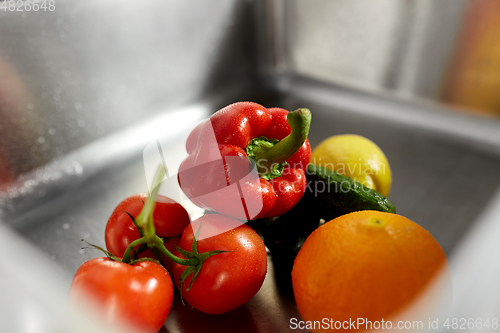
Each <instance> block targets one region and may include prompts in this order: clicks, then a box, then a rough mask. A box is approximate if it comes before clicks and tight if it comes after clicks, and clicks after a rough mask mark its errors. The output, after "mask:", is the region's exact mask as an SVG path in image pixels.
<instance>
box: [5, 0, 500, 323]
mask: <svg viewBox="0 0 500 333" xmlns="http://www.w3.org/2000/svg"><path fill="white" fill-rule="evenodd" d="M20 3H21V4H22V5H23V6H21V7H19V8H20V9H21V10H17V9H16V11H14V10H11V9H10V8H11V7H9V2H8V1H0V32H1V33H0V227H3V226H8V230H7V229H6V230H7V231H5V232H4V231H3V229H2V228H0V236H2V235H3V236H4V237H5V238H9V239H15V242H14V243H12V244H11V243H9V245H6V244H2V243H1V242H0V249H1V250H0V251H3V252H4V253H8V252H9V251H11V249H12V247H16V248H19V249H20V250H19V251H20V252H19V253H18V257H19V258H25V260H24V261H23V260H19V261H9V260H5V259H2V260H0V272H2V274H0V282H2V281H3V282H5V281H9V283H14V284H15V283H17V284H18V287H19V289H23V288H25V287H26V285H30V284H33V285H36V283H39V282H36V281H35V280H23V279H18V277H19V276H20V275H22V274H25V273H26V272H29V271H30V270H31V269H32V268H31V267H30V266H31V265H30V262H32V261H34V260H35V259H34V258H37V259H36V260H40V261H41V262H44V261H43V260H46V261H47V262H48V263H50V265H52V266H50V267H55V268H54V269H52V268H51V269H50V271H48V270H46V271H45V272H44V274H38V275H39V276H43V277H44V278H43V279H42V280H44V281H51V280H53V279H54V276H55V275H54V274H57V276H58V278H61V276H62V279H63V282H61V283H58V285H54V283H52V284H46V285H45V288H46V290H45V291H43V292H42V294H37V295H38V296H37V298H36V302H38V304H42V305H40V306H39V307H38V308H37V310H36V311H34V312H33V311H31V312H29V313H32V315H33V316H32V317H30V318H31V319H32V320H33V321H34V322H36V320H38V319H37V318H49V317H50V316H49V315H47V316H45V317H44V316H41V315H40V313H43V311H49V312H50V311H52V310H51V309H55V310H53V311H52V312H50V313H51V314H52V315H53V314H54V313H57V311H58V310H57V306H58V305H57V304H56V305H54V308H51V307H46V306H44V304H46V300H47V298H48V297H52V298H54V297H56V296H48V295H56V294H57V295H58V297H59V300H60V301H61V304H62V303H64V299H65V295H66V294H65V293H66V291H67V288H68V286H69V282H70V281H71V277H72V274H73V273H74V271H75V270H76V268H77V267H78V266H79V265H80V264H81V263H82V262H83V261H84V260H86V259H88V258H90V257H93V256H96V255H94V254H91V253H88V254H87V253H83V252H81V251H80V248H81V244H80V243H79V241H80V239H81V238H85V239H87V240H89V241H90V242H94V243H97V244H102V237H103V236H102V235H103V229H104V221H106V219H107V218H108V217H109V214H110V213H111V211H112V210H113V208H114V206H115V205H116V204H117V203H118V202H119V201H120V200H121V199H123V198H124V197H126V196H127V195H131V194H134V193H136V192H139V191H141V190H146V189H147V187H146V184H145V179H144V173H143V165H142V150H143V149H144V147H145V146H146V145H147V144H148V143H149V141H150V140H152V139H154V138H155V136H156V137H166V138H167V139H168V140H171V142H172V147H176V148H175V149H173V151H183V142H181V141H182V140H181V139H180V138H183V135H186V134H187V133H189V126H191V124H192V123H193V122H195V121H197V120H200V119H202V118H204V117H207V116H208V115H210V114H211V113H213V112H215V111H216V110H218V109H219V108H221V107H223V106H225V105H227V104H230V103H232V102H235V101H238V100H252V101H256V102H258V103H261V104H263V105H265V106H269V107H270V106H282V107H285V108H288V109H294V108H297V107H303V106H307V107H309V108H311V110H312V111H313V115H314V119H315V121H313V125H312V126H313V127H312V129H311V135H310V140H311V144H312V145H313V146H314V145H317V144H318V143H319V142H320V141H321V140H323V139H324V138H326V137H328V136H330V135H333V134H341V133H356V134H360V135H365V136H367V137H369V138H371V139H372V140H373V141H375V142H376V143H377V144H378V145H379V146H380V147H381V148H382V149H383V150H384V152H385V153H386V155H387V157H388V159H389V161H390V163H391V168H392V169H393V173H394V187H393V191H392V194H391V197H390V198H391V200H392V201H393V202H394V203H395V205H396V207H397V209H398V212H399V213H401V214H402V215H405V216H407V217H409V218H411V219H412V220H414V221H416V222H418V223H421V224H422V225H423V226H424V227H425V228H426V229H428V230H429V231H430V232H431V233H432V234H433V236H434V237H436V239H437V240H438V241H439V243H440V244H441V246H442V247H443V249H444V250H445V252H446V253H447V254H448V255H452V254H453V253H465V252H464V251H465V250H464V248H463V247H462V248H461V250H457V249H458V248H459V244H461V243H460V242H461V241H462V240H463V239H464V238H466V237H467V236H468V235H469V234H470V231H471V230H475V229H474V228H479V229H481V228H480V226H481V225H483V224H482V222H481V221H482V219H483V218H482V216H483V215H484V214H485V211H486V207H488V204H489V205H490V207H491V206H493V207H495V206H498V200H500V199H497V201H494V199H492V198H494V196H495V193H496V191H497V189H498V188H499V185H500V174H499V172H498V170H500V93H499V92H500V1H497V0H378V1H372V0H218V1H210V2H208V1H203V0H191V1H182V0H168V1H165V0H151V1H133V0H120V1H118V0H87V1H84V2H82V1H70V0H66V1H63V0H56V1H53V3H54V7H51V9H49V8H47V9H46V10H38V11H34V10H33V7H28V6H27V5H26V3H27V1H23V2H20ZM177 148H178V149H177ZM176 149H177V150H176ZM466 176H469V177H471V178H466ZM498 198H500V196H499V197H498ZM492 202H493V203H492ZM488 214H489V213H488ZM492 216H493V215H491V214H490V215H487V220H488V221H490V222H489V223H490V225H491V224H494V223H493V222H491V221H498V220H500V217H498V214H497V215H495V217H492ZM477 221H479V222H477ZM485 225H486V224H485ZM497 229H498V228H497ZM12 231H14V232H15V233H16V234H19V235H21V237H19V238H12V237H14V236H11V234H10V233H12ZM475 234H477V235H484V233H481V232H476V233H475ZM485 234H491V233H488V232H486V233H485ZM491 236H492V237H493V236H494V235H492V234H491ZM471 237H472V236H471ZM481 237H483V236H481ZM499 237H500V235H499ZM478 239H479V238H477V237H476V241H475V242H470V244H474V245H473V246H472V245H470V248H471V249H472V248H474V249H477V246H478V244H481V243H482V241H481V240H482V238H480V239H479V240H478ZM16 244H17V245H16ZM464 244H465V243H464ZM489 244H490V247H489V248H488V249H484V251H485V252H484V253H490V254H491V253H494V251H493V250H492V249H493V248H494V247H495V244H496V243H495V242H494V241H493V240H492V242H490V243H489ZM464 246H465V245H464ZM24 247H29V248H30V250H29V251H28V250H27V251H24V250H22V248H24ZM478 251H481V250H480V249H478ZM466 252H467V251H466ZM484 253H482V254H481V253H478V254H477V256H479V257H481V256H482V255H484ZM476 258H477V257H473V258H468V259H467V260H469V261H464V262H461V263H460V264H459V265H458V266H457V267H459V269H463V270H465V269H466V268H467V267H470V266H468V264H469V263H470V262H476ZM20 262H21V263H20ZM23 263H24V266H22V265H23ZM497 264H498V263H497ZM48 265H49V264H48ZM478 265H479V264H478ZM39 266H41V268H40V269H41V270H43V267H45V266H44V265H39ZM486 266H487V267H490V268H492V267H500V265H497V266H495V265H494V264H493V265H491V262H490V263H489V264H488V265H486ZM47 267H48V266H47ZM478 267H483V266H480V265H479V266H478ZM12 268H16V269H15V270H12ZM478 269H483V268H478ZM9 271H10V272H11V275H10V276H9V275H4V273H5V274H7V273H6V272H9ZM12 272H13V273H12ZM16 274H17V275H16ZM30 274H33V273H30ZM491 274H492V275H491V276H498V277H500V273H499V272H498V270H495V269H493V271H492V273H491ZM495 274H496V275H495ZM35 275H36V274H35ZM2 278H3V279H4V280H2ZM469 278H470V280H464V279H462V280H461V282H460V283H459V285H463V286H468V285H470V283H469V282H470V281H474V279H477V277H476V276H470V277H469ZM5 279H6V280H5ZM58 281H59V280H58ZM269 283H271V282H269ZM476 283H477V281H476ZM0 285H1V283H0ZM49 285H50V286H51V287H48V286H49ZM51 288H52V289H51ZM269 288H271V287H268V288H267V289H266V290H267V291H269V290H274V289H272V288H271V289H269ZM25 290H27V291H26V293H25V295H24V296H25V298H23V297H19V299H20V300H21V301H20V302H21V303H22V300H24V299H26V302H27V303H26V304H28V303H29V302H30V300H31V301H33V300H32V298H33V296H32V295H33V294H36V293H40V292H41V291H40V288H35V287H32V288H27V289H25ZM49 291H50V292H49ZM3 292H5V291H3V290H2V293H3ZM474 293H475V294H476V295H483V296H484V297H486V298H487V297H488V292H484V290H483V293H481V292H478V291H474ZM469 296H470V295H469ZM12 297H14V296H12ZM460 297H461V298H460V299H461V300H464V301H463V302H462V304H466V305H467V304H469V303H468V302H467V299H468V294H467V293H464V294H463V295H462V296H460ZM9 299H10V298H9ZM52 301H53V300H52ZM490 301H491V302H490ZM490 301H484V299H480V300H478V301H477V302H483V303H484V304H497V303H498V302H497V301H494V300H491V296H490ZM256 302H257V303H254V305H255V304H258V305H259V306H260V308H261V309H263V310H262V313H258V314H259V315H261V316H262V315H263V313H264V312H265V310H266V307H265V304H268V303H266V301H256ZM292 302H293V300H292ZM495 302H497V303H495ZM55 303H57V302H55ZM23 304H25V303H23ZM263 304H264V305H263ZM283 304H285V305H283V309H285V310H283V311H288V312H286V313H283V312H281V313H279V315H275V316H274V317H275V318H278V317H279V318H281V319H283V318H284V320H285V321H286V320H287V318H289V317H290V316H292V315H297V313H296V309H295V308H294V306H293V305H291V306H290V305H286V304H289V303H286V302H285V303H283ZM290 304H293V303H290ZM474 304H476V303H470V306H471V307H473V305H474ZM497 305H498V304H497ZM19 306H20V308H23V306H24V305H22V304H21V305H19ZM250 306H251V305H250ZM267 306H270V307H271V308H270V309H271V310H269V312H268V313H274V312H273V311H275V310H272V309H273V307H274V308H275V307H276V305H275V304H274V303H272V305H269V304H268V305H267ZM254 308H255V307H254ZM476 308H477V307H476ZM493 308H494V307H490V310H489V311H491V309H493ZM498 308H499V307H497V309H498ZM0 309H2V312H3V313H7V316H9V315H8V314H9V312H7V310H10V311H11V312H10V313H11V315H10V319H11V320H12V322H14V321H15V318H16V316H15V315H14V314H12V311H13V310H12V309H17V308H16V307H10V306H9V305H6V304H3V307H2V304H0ZM294 311H295V312H294ZM461 311H462V312H461V313H468V312H467V309H465V310H464V309H462V310H461ZM19 313H21V312H19ZM23 313H24V312H23ZM254 314H255V313H254ZM20 316H21V315H20ZM259 320H260V321H259V324H258V325H260V326H259V327H260V328H261V329H260V330H261V331H265V329H262V327H264V328H265V327H267V328H269V327H272V321H273V318H270V319H269V323H268V326H265V325H266V324H265V323H266V321H263V320H261V319H259ZM20 322H21V321H20ZM262 323H264V324H262ZM184 324H188V323H184ZM169 325H170V326H169ZM176 325H177V324H176V321H175V316H174V319H171V322H170V324H167V327H170V328H171V330H173V331H175V328H176V327H177V326H176ZM235 325H236V324H235ZM256 325H257V324H256ZM262 325H264V326H262ZM280 325H281V324H280ZM261 326H262V327H261ZM12 327H15V326H12ZM30 327H38V330H31V331H33V332H34V331H44V330H43V327H49V326H43V325H39V326H37V325H31V326H30ZM249 327H253V326H249ZM280 327H281V326H278V327H276V326H274V328H273V332H279V331H280ZM15 328H17V327H15ZM226 328H227V329H228V331H230V329H231V326H230V325H229V326H226ZM281 328H283V327H281ZM284 328H286V327H284ZM204 329H206V327H204ZM11 331H30V330H23V329H12V330H11ZM31 331H30V332H31ZM46 331H47V332H53V330H52V331H51V330H50V329H49V328H47V330H46ZM62 331H67V330H66V329H63V330H62Z"/></svg>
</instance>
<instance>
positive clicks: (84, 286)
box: [69, 258, 173, 333]
mask: <svg viewBox="0 0 500 333" xmlns="http://www.w3.org/2000/svg"><path fill="white" fill-rule="evenodd" d="M69 297H70V301H71V302H78V301H79V300H80V299H81V297H87V298H88V299H89V300H90V301H93V302H94V303H95V306H97V307H98V308H99V313H100V314H102V316H103V319H104V320H105V321H106V322H108V323H109V324H122V325H131V326H133V327H134V329H137V330H139V331H140V332H151V333H153V332H158V331H159V330H160V328H161V327H162V326H163V323H164V322H165V320H166V319H167V316H168V314H169V312H170V308H171V306H172V299H173V284H172V279H171V278H170V275H169V274H168V272H167V271H166V270H165V268H163V267H162V266H161V265H159V264H157V263H155V262H152V261H143V262H139V263H135V264H133V265H129V264H125V263H122V262H117V261H113V260H110V259H108V258H94V259H90V260H88V261H86V262H85V263H83V265H81V266H80V268H78V270H77V271H76V273H75V277H74V278H73V282H72V284H71V288H70V296H69Z"/></svg>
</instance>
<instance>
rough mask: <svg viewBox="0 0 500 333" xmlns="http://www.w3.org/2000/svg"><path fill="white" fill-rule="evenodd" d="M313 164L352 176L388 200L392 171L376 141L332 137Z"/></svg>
mask: <svg viewBox="0 0 500 333" xmlns="http://www.w3.org/2000/svg"><path fill="white" fill-rule="evenodd" d="M311 163H313V164H316V165H319V166H322V167H325V168H328V169H331V170H335V171H337V172H338V173H339V174H341V175H345V176H349V177H351V178H352V179H354V180H356V181H358V182H360V183H362V184H364V185H365V186H367V187H369V188H371V189H374V190H377V191H379V192H380V193H381V194H383V195H385V196H388V195H389V191H390V189H391V181H392V177H391V168H390V167H389V162H388V161H387V158H386V157H385V155H384V152H383V151H382V150H381V149H380V148H379V147H378V146H377V145H376V144H375V143H373V141H371V140H369V139H367V138H365V137H362V136H359V135H353V134H346V135H335V136H332V137H330V138H328V139H326V140H324V141H323V142H321V143H320V144H319V146H317V147H316V148H315V149H314V150H313V152H312V155H311Z"/></svg>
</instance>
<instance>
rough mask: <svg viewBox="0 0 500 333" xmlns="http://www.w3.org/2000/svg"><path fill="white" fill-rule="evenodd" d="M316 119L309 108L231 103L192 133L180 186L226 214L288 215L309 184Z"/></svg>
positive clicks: (191, 196)
mask: <svg viewBox="0 0 500 333" xmlns="http://www.w3.org/2000/svg"><path fill="white" fill-rule="evenodd" d="M310 123H311V113H310V111H309V110H307V109H298V110H296V111H294V112H288V111H287V110H284V109H281V108H269V109H266V108H265V107H263V106H262V105H259V104H257V103H252V102H238V103H234V104H231V105H229V106H226V107H225V108H223V109H221V110H219V111H218V112H216V113H214V114H213V115H212V116H211V117H210V118H209V119H208V120H207V121H205V122H204V123H202V124H200V125H199V126H197V127H196V128H195V129H194V130H193V131H192V132H191V134H190V135H189V137H188V139H187V143H186V150H187V152H188V154H189V155H188V157H187V158H186V159H185V160H184V161H183V162H182V164H181V166H180V168H179V174H178V181H179V185H180V187H181V189H182V190H183V191H184V193H185V194H186V195H187V197H188V198H189V199H190V200H191V201H192V202H193V203H194V204H196V205H197V206H199V207H202V208H204V209H208V210H213V211H216V212H218V213H220V214H224V215H228V216H232V217H235V218H238V219H247V220H252V219H256V218H260V217H274V216H279V215H282V214H284V213H286V212H287V211H288V210H290V209H291V208H292V207H293V206H295V204H296V203H297V202H298V201H299V200H300V198H301V197H302V195H303V194H304V191H305V189H306V177H305V174H304V170H305V169H306V167H307V165H308V164H309V160H310V157H311V146H310V145H309V140H307V134H308V133H309V127H310ZM249 162H250V163H249Z"/></svg>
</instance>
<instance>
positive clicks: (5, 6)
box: [0, 0, 56, 12]
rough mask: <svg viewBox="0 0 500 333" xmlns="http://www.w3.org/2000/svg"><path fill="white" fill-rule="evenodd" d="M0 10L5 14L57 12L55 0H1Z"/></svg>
mask: <svg viewBox="0 0 500 333" xmlns="http://www.w3.org/2000/svg"><path fill="white" fill-rule="evenodd" d="M0 10H3V11H4V12H7V11H9V12H38V11H44V12H46V11H50V12H53V11H55V10H56V1H55V0H48V1H47V0H43V1H38V0H23V1H21V0H3V1H2V0H0Z"/></svg>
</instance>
